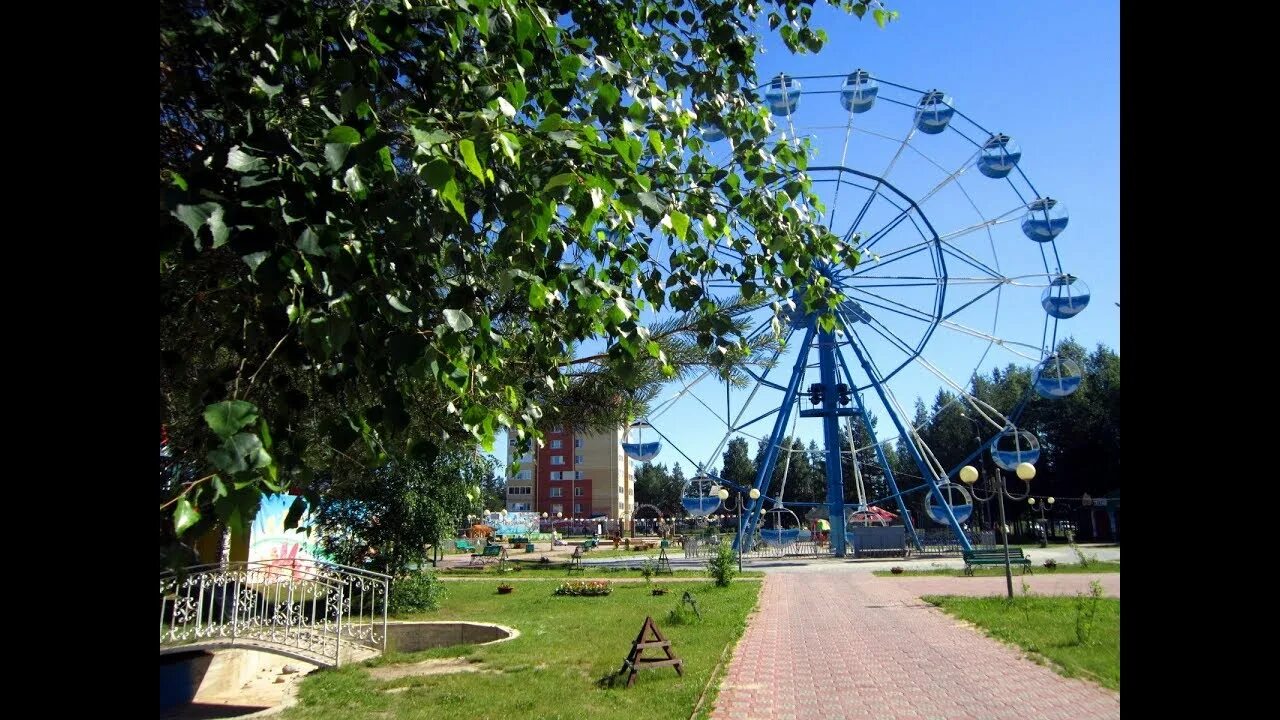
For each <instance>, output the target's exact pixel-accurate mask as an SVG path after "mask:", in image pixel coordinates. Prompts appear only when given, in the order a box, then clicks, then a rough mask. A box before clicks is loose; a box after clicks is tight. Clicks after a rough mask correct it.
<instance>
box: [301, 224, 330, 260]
mask: <svg viewBox="0 0 1280 720" xmlns="http://www.w3.org/2000/svg"><path fill="white" fill-rule="evenodd" d="M297 247H298V249H299V250H301V251H302V252H304V253H306V254H308V255H324V250H322V249H320V236H319V235H317V234H316V233H315V231H314V230H312V229H311V228H307V229H306V230H303V231H302V236H301V237H299V238H298V242H297Z"/></svg>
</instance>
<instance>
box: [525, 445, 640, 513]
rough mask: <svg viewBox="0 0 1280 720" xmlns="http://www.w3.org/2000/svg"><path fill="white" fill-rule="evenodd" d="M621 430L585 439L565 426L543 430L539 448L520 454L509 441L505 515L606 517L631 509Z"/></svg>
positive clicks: (631, 482) (629, 468) (630, 485)
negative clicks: (543, 435)
mask: <svg viewBox="0 0 1280 720" xmlns="http://www.w3.org/2000/svg"><path fill="white" fill-rule="evenodd" d="M624 433H625V430H623V429H621V428H619V429H617V430H614V431H611V432H606V433H601V434H599V435H585V434H582V433H577V432H574V429H573V428H572V427H569V426H563V425H557V426H554V427H550V428H546V429H545V440H544V444H543V445H542V447H538V448H534V450H533V451H532V452H524V451H523V448H521V447H519V443H518V441H517V440H516V439H515V438H514V437H512V438H511V439H510V441H509V443H508V445H509V447H510V451H509V456H508V466H509V467H511V468H513V469H514V470H515V471H514V472H512V473H510V475H509V477H508V479H507V510H509V511H511V512H545V513H546V514H547V515H548V517H555V516H556V514H557V513H560V514H561V515H562V516H563V517H566V518H570V517H578V518H592V517H600V516H605V517H610V518H618V517H621V516H622V515H623V514H627V515H630V514H631V513H632V512H633V511H634V509H635V477H634V468H633V467H632V461H631V459H630V458H628V457H627V455H626V453H625V452H623V450H622V441H623V435H624Z"/></svg>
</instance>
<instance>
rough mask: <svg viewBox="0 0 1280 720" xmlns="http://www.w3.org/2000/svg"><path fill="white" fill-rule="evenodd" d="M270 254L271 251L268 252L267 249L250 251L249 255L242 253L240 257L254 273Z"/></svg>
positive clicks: (250, 271)
mask: <svg viewBox="0 0 1280 720" xmlns="http://www.w3.org/2000/svg"><path fill="white" fill-rule="evenodd" d="M269 255H271V253H269V252H267V251H266V250H262V251H260V252H256V253H249V254H248V255H242V256H240V259H241V260H243V261H244V263H245V264H246V265H248V266H249V273H250V274H252V273H254V272H257V270H258V266H259V265H261V264H262V261H263V260H266V259H267V257H268V256H269Z"/></svg>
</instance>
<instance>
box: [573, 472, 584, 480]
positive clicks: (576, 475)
mask: <svg viewBox="0 0 1280 720" xmlns="http://www.w3.org/2000/svg"><path fill="white" fill-rule="evenodd" d="M573 479H574V480H585V479H586V478H584V477H582V471H581V470H574V471H573Z"/></svg>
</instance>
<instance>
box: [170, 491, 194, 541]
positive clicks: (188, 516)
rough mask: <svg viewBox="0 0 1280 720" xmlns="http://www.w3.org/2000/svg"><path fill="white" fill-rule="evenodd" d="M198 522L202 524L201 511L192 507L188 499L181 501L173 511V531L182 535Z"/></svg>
mask: <svg viewBox="0 0 1280 720" xmlns="http://www.w3.org/2000/svg"><path fill="white" fill-rule="evenodd" d="M197 522H200V511H199V510H196V509H195V508H194V507H192V506H191V503H189V502H187V499H186V498H182V499H181V500H179V501H178V507H177V508H176V509H175V510H174V511H173V529H174V530H175V531H177V533H178V534H179V535H181V534H182V533H184V532H186V531H187V530H188V529H189V528H190V527H191V526H192V525H195V524H196V523H197Z"/></svg>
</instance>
